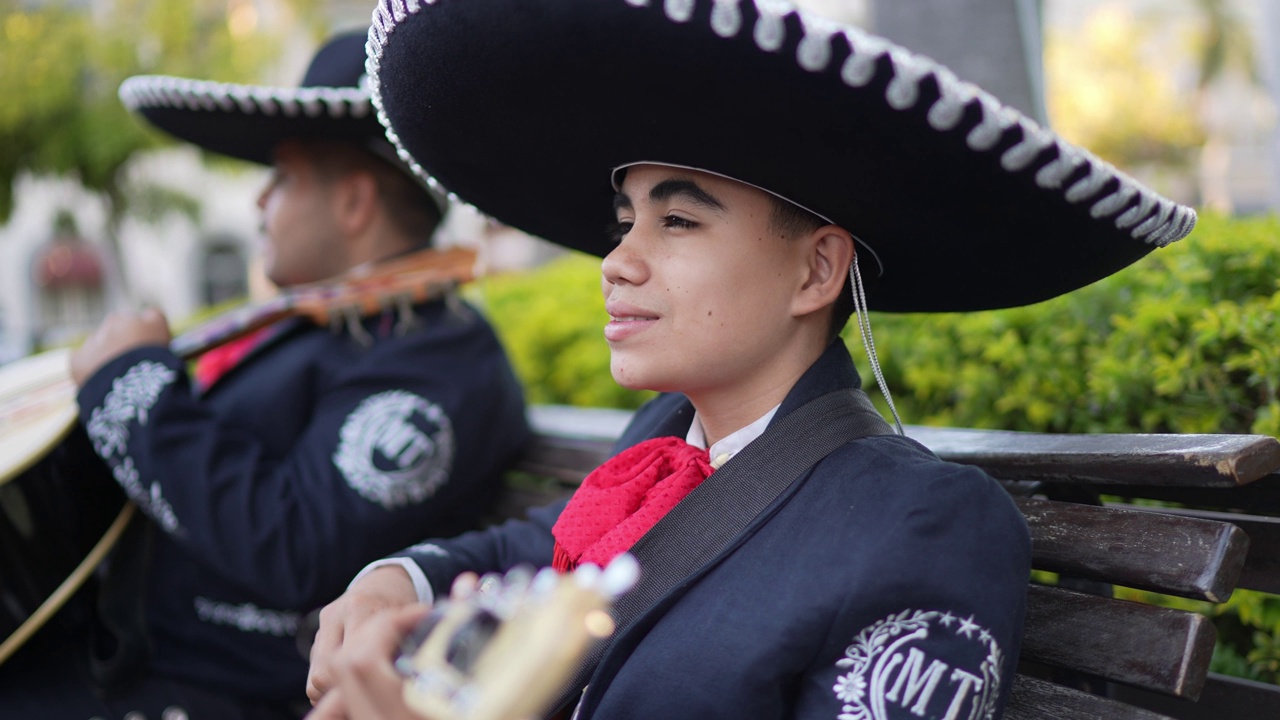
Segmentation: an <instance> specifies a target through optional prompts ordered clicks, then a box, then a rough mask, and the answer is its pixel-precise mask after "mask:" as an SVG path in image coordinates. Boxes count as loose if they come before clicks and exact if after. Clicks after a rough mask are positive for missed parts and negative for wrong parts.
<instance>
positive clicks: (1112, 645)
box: [498, 406, 1280, 720]
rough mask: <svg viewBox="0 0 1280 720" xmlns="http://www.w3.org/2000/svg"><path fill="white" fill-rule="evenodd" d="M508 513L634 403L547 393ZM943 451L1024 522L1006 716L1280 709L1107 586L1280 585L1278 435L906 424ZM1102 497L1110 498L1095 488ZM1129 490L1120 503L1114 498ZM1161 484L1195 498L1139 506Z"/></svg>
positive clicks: (1187, 636) (594, 451) (1203, 641)
mask: <svg viewBox="0 0 1280 720" xmlns="http://www.w3.org/2000/svg"><path fill="white" fill-rule="evenodd" d="M530 417H531V420H532V423H533V426H534V429H535V435H536V437H535V441H534V442H533V444H532V446H531V447H530V448H529V449H528V451H527V452H526V454H525V456H524V458H523V459H522V460H521V462H520V463H519V464H518V466H517V468H516V471H515V472H514V473H513V474H512V476H511V478H509V484H508V490H507V494H506V496H505V497H504V499H503V502H502V504H501V505H500V507H499V510H498V513H499V515H500V516H502V517H514V516H519V515H521V514H522V513H523V511H524V509H526V508H528V507H530V506H533V505H537V504H541V503H544V502H548V501H550V500H551V499H554V498H556V497H563V496H565V495H567V494H568V493H570V492H572V489H573V487H574V486H575V485H576V484H577V483H578V482H580V481H581V479H582V477H583V476H584V475H585V474H586V473H587V472H589V471H590V470H592V469H593V468H595V467H596V466H597V465H599V464H600V463H601V462H603V461H604V460H605V459H606V458H607V457H608V456H609V454H610V452H611V448H612V445H613V442H614V440H615V439H616V438H617V436H618V435H619V433H620V432H621V431H622V429H623V428H624V427H625V426H626V423H627V421H628V419H629V417H630V413H628V412H626V411H619V410H607V409H599V408H568V407H561V406H540V407H534V408H532V409H531V411H530ZM907 434H908V435H910V436H911V437H913V438H915V439H917V440H919V441H920V442H921V443H923V444H924V445H926V446H927V447H929V448H930V449H932V450H933V451H934V452H935V453H937V454H938V455H939V456H940V457H942V458H944V459H947V460H952V461H955V462H960V463H967V464H972V465H978V466H980V467H982V468H984V469H985V470H986V471H987V472H988V473H990V474H991V475H992V476H994V477H996V478H997V479H999V480H1000V481H1002V482H1003V483H1004V484H1005V487H1006V489H1007V490H1008V491H1009V492H1010V494H1011V495H1013V496H1014V499H1015V502H1016V503H1017V504H1018V506H1019V507H1020V508H1021V509H1022V511H1023V513H1024V514H1025V516H1026V518H1027V523H1028V525H1029V527H1030V529H1031V534H1032V543H1033V560H1032V564H1033V567H1034V568H1035V569H1037V570H1041V571H1047V572H1049V573H1055V574H1057V575H1058V581H1057V583H1056V585H1047V584H1040V583H1037V582H1034V581H1033V582H1032V583H1030V584H1029V586H1028V591H1027V601H1028V602H1027V605H1028V612H1027V622H1026V627H1025V634H1024V639H1023V647H1022V656H1021V658H1020V659H1019V666H1018V676H1017V680H1016V682H1015V684H1014V687H1013V690H1012V694H1011V698H1010V702H1009V706H1008V708H1007V710H1006V713H1005V717H1006V718H1009V719H1010V720H1032V719H1035V720H1049V719H1052V720H1073V719H1076V718H1079V719H1081V720H1083V719H1085V718H1090V719H1095V718H1108V719H1110V718H1116V719H1130V718H1131V719H1133V720H1158V719H1159V718H1175V719H1177V720H1200V719H1204V720H1209V719H1213V720H1221V719H1224V718H1254V717H1257V718H1272V717H1280V687H1278V686H1273V685H1266V684H1262V683H1256V682H1250V681H1245V680H1240V679H1236V678H1230V677H1226V676H1221V675H1217V674H1214V673H1210V672H1209V661H1210V657H1211V656H1212V654H1213V648H1214V642H1215V637H1216V632H1215V630H1214V627H1213V625H1212V624H1211V623H1210V622H1209V620H1208V619H1207V618H1206V617H1204V616H1203V615H1200V614H1197V613H1194V612H1187V611H1182V610H1174V609H1169V608H1164V607H1159V606H1156V605H1149V604H1145V603H1141V602H1133V601H1128V600H1120V599H1115V598H1113V597H1112V596H1111V595H1112V586H1113V585H1121V586H1125V587H1131V588H1138V589H1142V590H1149V591H1152V592H1156V593H1162V594H1166V595H1175V596H1179V597H1184V598H1191V599H1195V600H1203V601H1207V602H1211V603H1222V602H1225V601H1226V600H1227V599H1228V598H1229V597H1230V596H1231V593H1232V592H1233V591H1234V590H1235V589H1236V588H1248V589H1253V590H1261V591H1265V592H1271V593H1280V517H1270V516H1271V515H1280V442H1277V441H1276V440H1275V439H1274V438H1270V437H1265V436H1256V435H1047V434H1037V433H1018V432H1001V431H983V430H964V429H944V428H926V427H914V426H908V427H907ZM1103 496H1107V499H1109V500H1110V502H1107V503H1103V502H1101V499H1102V497H1103ZM1116 498H1120V499H1122V501H1121V502H1116V501H1115V499H1116ZM1141 499H1156V500H1163V501H1169V502H1176V503H1179V504H1183V505H1187V506H1189V507H1186V508H1180V509H1167V508H1163V507H1159V508H1156V507H1143V506H1138V505H1134V504H1132V501H1133V500H1141Z"/></svg>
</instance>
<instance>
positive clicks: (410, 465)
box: [333, 390, 454, 510]
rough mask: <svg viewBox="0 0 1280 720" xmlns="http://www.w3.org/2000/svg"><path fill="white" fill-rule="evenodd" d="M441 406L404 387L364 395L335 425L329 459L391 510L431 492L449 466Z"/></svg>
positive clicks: (449, 439)
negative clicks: (334, 443)
mask: <svg viewBox="0 0 1280 720" xmlns="http://www.w3.org/2000/svg"><path fill="white" fill-rule="evenodd" d="M453 444H454V443H453V425H452V424H451V423H450V422H449V416H448V415H446V414H445V412H444V410H442V409H441V408H440V406H439V405H436V404H435V403H433V402H430V401H429V400H426V399H425V398H422V397H420V396H418V395H415V394H413V393H411V392H406V391H404V390H388V391H386V392H381V393H378V394H377V395H371V396H369V397H368V398H365V400H364V402H362V403H360V405H359V406H357V407H356V409H355V410H353V411H352V412H351V414H350V415H348V416H347V419H346V421H344V422H343V424H342V430H341V431H339V442H338V449H337V450H336V451H334V453H333V464H334V465H335V466H336V467H337V468H338V470H339V472H341V473H342V476H343V478H345V479H346V481H347V484H348V485H350V486H351V489H353V490H355V491H356V492H357V493H360V495H361V496H362V497H364V498H365V499H367V500H370V501H371V502H376V503H378V504H379V505H381V506H382V507H384V508H386V509H388V510H393V509H395V508H398V507H403V506H405V505H409V504H411V503H419V502H422V501H423V500H426V499H427V498H429V497H431V496H432V495H434V494H435V492H436V490H438V489H439V488H440V486H441V485H443V484H444V483H445V481H447V480H448V479H449V472H450V470H451V469H452V468H453Z"/></svg>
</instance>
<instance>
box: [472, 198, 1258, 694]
mask: <svg viewBox="0 0 1280 720" xmlns="http://www.w3.org/2000/svg"><path fill="white" fill-rule="evenodd" d="M1034 241H1035V238H1027V242H1034ZM599 277H600V276H599V260H598V259H595V258H589V257H584V256H580V255H570V256H567V257H565V258H563V259H561V260H558V261H556V262H554V263H551V264H549V265H547V266H545V267H543V268H540V269H538V270H535V271H532V272H529V273H524V274H516V275H507V276H502V277H496V278H490V279H487V280H485V281H483V282H482V283H480V284H478V285H477V286H475V289H474V290H473V292H475V293H477V299H478V300H479V302H480V303H481V304H482V305H483V306H485V307H486V309H487V312H488V313H489V315H490V316H491V317H492V318H493V320H494V322H495V325H496V326H497V327H498V330H499V333H500V334H501V335H502V336H503V338H504V342H505V343H506V345H507V349H508V351H509V352H510V353H511V356H512V358H513V361H514V363H515V365H516V371H517V373H519V375H520V376H521V379H522V380H523V381H524V382H525V384H526V389H527V391H528V396H529V399H530V401H531V402H535V403H566V404H571V405H587V406H592V405H605V406H614V407H636V406H637V405H639V404H640V403H641V402H643V400H644V399H645V398H646V397H648V394H646V393H635V392H630V391H626V390H623V389H621V388H619V387H617V386H616V385H615V384H614V383H613V381H612V379H611V378H610V376H609V358H608V348H607V346H606V345H605V343H604V338H603V326H604V322H605V313H604V303H603V301H602V299H601V294H600V288H599V282H600V280H599ZM998 281H999V279H998V278H983V277H975V278H973V282H975V283H987V282H998ZM872 324H873V329H874V331H875V338H876V348H877V350H878V351H879V354H880V361H881V364H882V366H883V368H884V374H885V377H886V380H887V382H888V385H889V388H890V390H891V391H892V393H893V396H894V400H895V403H896V404H897V407H898V411H899V413H900V414H901V416H902V419H903V422H907V423H913V424H924V425H951V426H960V427H981V428H1002V429H1009V430H1029V431H1039V432H1225V433H1259V434H1265V435H1273V436H1280V219H1277V218H1275V217H1265V218H1251V219H1229V218H1223V217H1217V216H1212V215H1211V216H1206V217H1203V218H1201V221H1200V224H1199V226H1198V227H1197V229H1196V231H1195V232H1194V233H1193V234H1192V236H1191V237H1190V238H1188V239H1186V240H1183V241H1181V242H1178V243H1175V244H1174V245H1171V246H1169V247H1167V248H1164V249H1161V250H1157V251H1156V252H1153V253H1151V254H1150V255H1148V256H1147V257H1146V258H1144V259H1143V260H1142V261H1140V262H1138V263H1136V264H1134V265H1133V266H1132V267H1130V268H1127V269H1126V270H1124V271H1122V272H1120V273H1117V274H1116V275H1113V276H1112V277H1110V278H1107V279H1105V280H1103V281H1101V282H1098V283H1095V284H1093V285H1091V286H1089V287H1087V288H1084V289H1082V290H1079V291H1077V292H1074V293H1071V294H1070V295H1067V296H1064V297H1061V298H1057V299H1054V300H1050V301H1048V302H1044V303H1040V304H1037V305H1034V306H1031V307H1026V308H1014V309H1009V310H1000V311H993V312H983V313H967V314H937V315H886V314H875V315H873V316H872ZM845 337H846V342H847V343H848V344H849V347H850V348H851V350H852V351H853V355H854V357H855V358H858V365H859V369H860V370H861V372H862V376H863V378H864V380H867V383H868V385H870V384H871V383H872V381H871V380H870V378H871V375H870V373H869V372H868V365H867V363H866V362H865V353H864V352H863V351H862V349H861V343H860V342H859V341H858V340H857V339H856V338H857V336H856V334H854V333H853V326H852V324H851V325H850V327H849V328H847V329H846V336H845ZM872 395H873V397H876V398H877V401H878V402H882V399H880V397H879V395H878V393H875V392H873V393H872ZM1120 592H1121V594H1123V595H1124V596H1127V597H1136V596H1137V595H1139V594H1138V593H1136V592H1133V591H1128V590H1121V591H1120ZM1142 597H1144V598H1145V599H1147V600H1154V601H1157V602H1161V603H1163V604H1169V605H1178V606H1181V607H1193V608H1195V609H1197V610H1200V611H1202V612H1204V613H1206V614H1208V615H1210V616H1212V617H1213V618H1214V622H1215V625H1217V627H1218V630H1219V647H1218V651H1217V653H1215V656H1214V669H1215V670H1218V671H1220V672H1225V673H1228V674H1233V675H1238V676H1244V677H1249V678H1253V679H1259V680H1265V681H1269V682H1280V598H1277V597H1275V596H1270V595H1264V594H1261V593H1254V592H1246V591H1240V592H1237V593H1235V595H1234V596H1233V597H1232V598H1231V600H1230V602H1228V603H1226V604H1223V605H1217V606H1213V605H1208V604H1204V603H1201V604H1195V603H1190V602H1189V601H1181V600H1176V599H1172V598H1160V597H1155V598H1153V597H1152V596H1150V595H1142Z"/></svg>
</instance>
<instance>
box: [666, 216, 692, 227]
mask: <svg viewBox="0 0 1280 720" xmlns="http://www.w3.org/2000/svg"><path fill="white" fill-rule="evenodd" d="M662 226H663V227H666V228H675V229H677V230H688V229H690V228H695V227H698V223H696V222H694V221H692V220H688V219H686V218H682V217H680V216H679V215H667V216H666V217H664V218H662Z"/></svg>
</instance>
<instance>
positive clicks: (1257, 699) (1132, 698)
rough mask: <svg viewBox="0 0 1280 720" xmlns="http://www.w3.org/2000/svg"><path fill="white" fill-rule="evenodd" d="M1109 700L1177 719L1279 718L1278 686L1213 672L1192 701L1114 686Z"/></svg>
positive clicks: (1279, 693)
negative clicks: (1197, 697)
mask: <svg viewBox="0 0 1280 720" xmlns="http://www.w3.org/2000/svg"><path fill="white" fill-rule="evenodd" d="M1014 687H1017V685H1015V686H1014ZM1112 697H1113V698H1115V699H1116V700H1119V701H1121V702H1126V703H1129V704H1132V705H1136V706H1138V707H1142V708H1146V709H1148V710H1151V711H1153V712H1159V713H1164V714H1166V715H1168V716H1169V717H1173V718H1177V719H1178V720H1223V719H1224V718H1239V719H1240V720H1249V719H1250V718H1277V717H1280V687H1277V686H1275V685H1268V684H1266V683H1260V682H1254V681H1252V680H1243V679H1241V678H1235V677H1228V676H1226V675H1219V674H1217V673H1209V679H1208V681H1207V682H1205V685H1204V690H1203V691H1202V692H1201V693H1200V699H1199V700H1198V701H1196V702H1190V701H1188V700H1179V699H1178V698H1171V697H1167V696H1164V695H1158V694H1156V693H1150V692H1146V691H1144V690H1138V689H1136V688H1129V687H1121V686H1116V688H1115V691H1114V692H1113V693H1112Z"/></svg>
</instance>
